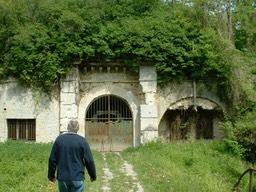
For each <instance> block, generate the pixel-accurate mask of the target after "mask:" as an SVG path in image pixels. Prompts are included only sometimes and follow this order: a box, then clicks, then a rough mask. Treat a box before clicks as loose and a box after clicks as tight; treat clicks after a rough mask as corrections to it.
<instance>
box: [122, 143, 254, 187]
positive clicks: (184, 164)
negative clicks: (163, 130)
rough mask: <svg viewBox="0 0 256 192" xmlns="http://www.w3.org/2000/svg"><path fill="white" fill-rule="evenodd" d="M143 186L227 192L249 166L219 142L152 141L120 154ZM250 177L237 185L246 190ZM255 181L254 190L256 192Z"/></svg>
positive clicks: (246, 177)
mask: <svg viewBox="0 0 256 192" xmlns="http://www.w3.org/2000/svg"><path fill="white" fill-rule="evenodd" d="M123 156H124V158H125V159H128V160H129V162H131V163H132V164H133V165H134V166H135V169H136V171H137V173H138V175H139V178H140V180H141V181H142V183H143V186H144V187H145V191H149V192H150V191H154V192H171V191H174V192H190V191H196V192H228V191H232V188H233V187H234V185H235V183H236V182H237V181H238V178H239V177H240V175H241V174H242V173H243V172H244V171H245V170H246V169H247V168H248V167H249V166H250V165H248V164H246V163H244V162H242V161H241V160H240V159H239V158H238V157H235V156H232V155H231V154H229V153H228V151H226V149H225V145H224V144H223V143H220V142H214V141H210V142H206V141H197V142H185V143H184V142H180V143H168V144H167V143H162V142H154V143H149V144H146V145H145V146H142V147H139V148H135V149H128V150H126V151H124V152H123ZM248 182H249V175H248V176H245V177H244V178H243V179H242V181H241V184H240V190H241V191H248ZM255 182H256V180H254V191H256V185H255Z"/></svg>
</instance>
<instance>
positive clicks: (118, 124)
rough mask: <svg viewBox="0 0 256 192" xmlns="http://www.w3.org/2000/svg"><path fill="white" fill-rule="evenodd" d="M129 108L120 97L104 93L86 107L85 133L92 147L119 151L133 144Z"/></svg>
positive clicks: (100, 149)
mask: <svg viewBox="0 0 256 192" xmlns="http://www.w3.org/2000/svg"><path fill="white" fill-rule="evenodd" d="M132 122H133V121H132V113H131V110H130V108H129V106H128V104H127V103H126V101H124V100H123V99H122V98H120V97H117V96H115V95H104V96H101V97H98V98H96V99H95V100H94V101H93V102H92V103H91V104H90V106H89V107H88V109H87V111H86V119H85V134H86V138H87V140H88V141H89V143H90V145H91V146H92V148H93V149H97V150H99V151H121V150H123V149H125V148H128V147H132V146H133V126H132V125H133V123H132Z"/></svg>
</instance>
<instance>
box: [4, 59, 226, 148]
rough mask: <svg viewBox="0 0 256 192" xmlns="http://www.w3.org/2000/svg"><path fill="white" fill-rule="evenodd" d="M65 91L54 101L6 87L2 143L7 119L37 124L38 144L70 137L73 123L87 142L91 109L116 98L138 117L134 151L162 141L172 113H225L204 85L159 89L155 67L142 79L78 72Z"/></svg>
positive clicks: (112, 68)
mask: <svg viewBox="0 0 256 192" xmlns="http://www.w3.org/2000/svg"><path fill="white" fill-rule="evenodd" d="M195 86H197V87H195ZM60 87H61V89H60V91H59V92H58V94H57V95H56V96H55V97H51V98H49V97H48V96H47V95H44V94H42V95H36V94H34V93H32V92H31V91H30V90H29V89H26V88H23V87H21V86H20V85H19V84H17V82H16V81H15V80H14V79H10V80H8V81H6V82H5V83H2V84H1V86H0V110H2V113H0V141H5V140H6V139H7V119H36V141H37V142H50V141H53V140H54V139H55V138H56V137H57V136H58V135H59V134H61V133H63V132H66V131H67V129H66V128H67V124H68V122H69V120H70V119H77V120H78V121H79V122H80V130H79V134H80V135H82V136H85V115H86V109H87V108H88V106H89V105H90V104H91V103H92V102H93V101H94V100H95V99H96V98H98V97H101V96H104V95H115V96H118V97H120V98H122V99H123V100H124V101H125V102H127V104H128V106H129V108H130V110H131V112H132V116H133V137H134V141H133V146H138V145H140V144H142V143H146V142H148V141H152V140H154V139H157V138H158V136H159V130H160V129H161V130H164V129H167V128H168V123H167V121H166V120H164V119H163V117H164V115H165V114H166V112H167V111H168V110H176V109H178V110H180V109H182V110H187V109H188V108H191V107H200V108H202V109H205V110H216V111H222V110H225V104H224V103H222V102H221V101H220V100H219V98H218V95H217V94H216V93H214V91H212V90H210V89H208V88H209V87H207V86H205V85H204V84H203V83H202V84H196V85H195V84H193V82H189V81H187V82H182V83H179V84H178V83H170V84H169V85H168V86H165V87H159V86H157V74H156V71H155V68H154V67H150V66H141V67H140V69H139V72H138V73H137V72H134V71H133V72H131V71H129V70H127V68H126V67H125V66H122V65H109V66H104V65H98V64H92V65H90V66H89V65H88V66H86V67H85V66H82V67H81V66H77V67H75V68H74V70H73V71H72V73H70V75H68V76H67V77H65V78H63V79H62V82H61V86H60ZM195 94H196V95H195ZM164 118H166V117H164ZM167 118H168V117H167ZM219 121H221V119H220V118H218V117H217V116H216V117H214V120H213V126H214V137H215V138H221V131H220V128H219V124H218V123H219ZM161 122H162V123H161ZM159 126H162V127H159Z"/></svg>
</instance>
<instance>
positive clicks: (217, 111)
mask: <svg viewBox="0 0 256 192" xmlns="http://www.w3.org/2000/svg"><path fill="white" fill-rule="evenodd" d="M212 98H213V99H212ZM212 98H211V99H210V98H206V97H202V96H200V97H196V98H194V97H191V95H187V96H186V95H183V97H180V98H179V97H178V95H177V94H176V95H174V94H172V95H169V96H168V97H166V99H164V100H163V101H162V102H161V103H160V104H159V126H158V134H159V137H160V138H164V139H166V140H175V139H186V138H188V137H192V138H195V139H201V138H203V139H221V138H222V133H221V130H220V127H219V122H220V121H221V120H222V119H223V116H224V115H223V111H224V110H225V107H224V105H223V104H222V103H221V102H219V101H218V99H214V98H216V97H212ZM175 99H176V100H175Z"/></svg>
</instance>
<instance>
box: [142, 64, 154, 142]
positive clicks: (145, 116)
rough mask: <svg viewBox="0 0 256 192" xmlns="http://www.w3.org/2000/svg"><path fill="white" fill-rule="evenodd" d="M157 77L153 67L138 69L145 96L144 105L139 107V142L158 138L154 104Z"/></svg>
mask: <svg viewBox="0 0 256 192" xmlns="http://www.w3.org/2000/svg"><path fill="white" fill-rule="evenodd" d="M156 78H157V75H156V70H155V68H154V67H151V66H141V67H140V84H141V86H142V92H143V93H144V95H145V104H142V105H140V128H141V142H142V143H146V142H149V141H152V140H155V139H156V138H158V119H157V118H158V110H157V105H156V103H155V94H156V91H157V79H156Z"/></svg>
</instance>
